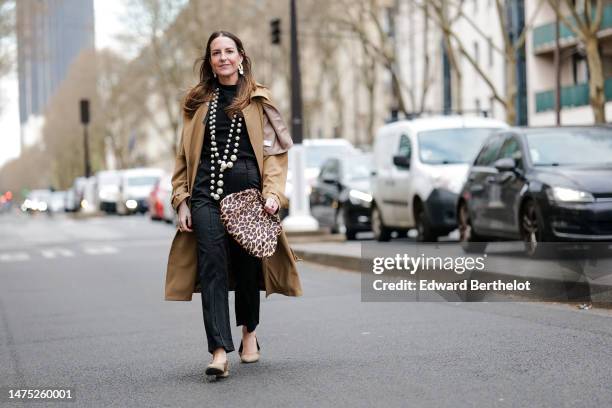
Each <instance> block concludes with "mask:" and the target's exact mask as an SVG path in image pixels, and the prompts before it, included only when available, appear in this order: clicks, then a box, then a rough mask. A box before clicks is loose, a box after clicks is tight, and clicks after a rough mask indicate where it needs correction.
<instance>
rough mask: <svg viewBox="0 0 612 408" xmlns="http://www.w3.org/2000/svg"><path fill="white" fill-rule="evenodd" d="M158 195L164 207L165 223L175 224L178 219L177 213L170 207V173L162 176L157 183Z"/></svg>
mask: <svg viewBox="0 0 612 408" xmlns="http://www.w3.org/2000/svg"><path fill="white" fill-rule="evenodd" d="M159 189H160V192H159V195H160V197H161V202H162V205H163V208H164V215H163V220H164V221H166V222H167V223H172V224H175V223H176V221H177V220H178V214H177V213H176V211H175V210H174V208H173V207H172V175H171V174H167V175H165V176H164V177H162V179H161V181H160V183H159Z"/></svg>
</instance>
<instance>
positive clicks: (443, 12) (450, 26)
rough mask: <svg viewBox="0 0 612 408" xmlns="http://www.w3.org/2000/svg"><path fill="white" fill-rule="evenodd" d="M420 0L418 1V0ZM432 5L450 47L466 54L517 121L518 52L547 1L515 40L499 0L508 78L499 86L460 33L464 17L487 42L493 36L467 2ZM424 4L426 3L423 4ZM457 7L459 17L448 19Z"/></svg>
mask: <svg viewBox="0 0 612 408" xmlns="http://www.w3.org/2000/svg"><path fill="white" fill-rule="evenodd" d="M417 1H418V0H417ZM426 1H427V3H428V4H429V5H430V6H431V8H432V9H433V10H434V11H435V12H434V13H432V20H433V21H434V22H435V23H436V24H437V25H438V27H440V29H441V30H442V31H443V32H444V33H445V35H446V36H448V42H447V47H448V48H449V49H452V48H454V49H456V50H457V51H458V52H459V53H461V55H463V56H464V57H465V58H466V60H467V61H468V62H469V63H470V65H471V66H472V67H473V68H474V70H475V71H476V72H477V73H478V75H479V76H480V77H481V78H482V79H483V81H484V82H485V84H486V85H487V86H488V87H489V89H490V90H491V93H492V95H493V98H494V99H495V100H497V101H498V102H500V103H501V104H502V105H503V106H504V108H505V110H506V121H507V122H508V123H515V122H516V107H515V105H514V101H515V100H516V96H517V92H518V90H517V85H516V84H517V72H516V61H517V54H518V52H519V51H520V50H521V49H522V48H523V47H524V45H525V40H526V38H527V33H528V32H529V30H531V28H532V26H533V20H534V19H535V17H536V16H537V14H538V12H539V10H540V8H541V7H542V5H543V3H544V0H537V1H538V3H537V5H536V8H535V11H534V13H533V15H532V16H531V18H530V19H529V21H528V23H527V24H525V26H524V28H523V30H522V31H521V32H520V33H518V35H517V36H516V37H515V39H513V38H511V36H510V35H509V32H510V25H509V22H508V19H507V14H506V10H505V8H504V3H503V1H502V0H495V6H496V12H497V19H498V21H499V28H500V31H501V37H502V41H503V45H502V48H499V47H497V46H495V45H493V49H494V51H496V52H497V53H499V54H501V55H502V57H503V58H504V62H505V71H506V81H505V87H504V88H503V89H499V88H498V87H497V85H496V83H495V81H494V80H493V79H492V77H491V76H490V75H489V74H488V73H487V72H486V69H485V68H484V67H482V66H481V65H480V64H479V62H478V61H476V59H475V57H474V56H473V55H472V54H470V53H469V52H468V51H467V49H466V46H465V45H464V43H463V40H462V37H461V35H460V33H458V32H457V30H456V27H454V23H455V22H457V21H459V18H461V19H463V20H464V21H466V22H467V23H468V25H469V26H470V27H471V28H472V29H474V30H475V31H476V33H478V35H480V36H482V37H483V38H485V39H486V40H487V41H488V40H489V37H488V36H487V35H486V33H484V32H483V30H482V29H481V28H480V27H478V25H477V24H476V23H475V22H474V21H473V20H472V18H471V17H470V16H469V15H468V14H467V13H465V11H464V10H463V1H461V0H460V1H459V2H452V1H450V0H426ZM420 4H421V6H422V7H424V3H420ZM451 7H452V8H454V12H455V13H456V16H457V18H453V19H452V20H448V19H447V18H446V17H445V16H447V13H448V12H449V11H448V9H449V8H451Z"/></svg>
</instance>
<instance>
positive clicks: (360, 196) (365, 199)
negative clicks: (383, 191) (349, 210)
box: [349, 190, 372, 207]
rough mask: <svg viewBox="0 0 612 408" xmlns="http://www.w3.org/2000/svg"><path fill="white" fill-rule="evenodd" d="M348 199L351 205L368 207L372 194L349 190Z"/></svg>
mask: <svg viewBox="0 0 612 408" xmlns="http://www.w3.org/2000/svg"><path fill="white" fill-rule="evenodd" d="M349 201H350V202H351V204H353V205H361V206H363V207H369V206H370V205H371V204H372V195H371V194H368V193H364V192H363V191H359V190H351V191H349Z"/></svg>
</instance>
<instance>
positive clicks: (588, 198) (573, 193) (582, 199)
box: [546, 187, 595, 203]
mask: <svg viewBox="0 0 612 408" xmlns="http://www.w3.org/2000/svg"><path fill="white" fill-rule="evenodd" d="M546 193H547V194H548V198H550V199H551V200H553V201H559V202H562V203H592V202H593V201H595V197H593V194H591V193H587V192H586V191H580V190H574V189H571V188H565V187H552V188H549V189H548V190H546Z"/></svg>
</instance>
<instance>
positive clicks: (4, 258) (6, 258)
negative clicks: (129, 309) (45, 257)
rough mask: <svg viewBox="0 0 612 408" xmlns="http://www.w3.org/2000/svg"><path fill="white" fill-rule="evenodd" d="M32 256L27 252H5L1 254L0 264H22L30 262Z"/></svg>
mask: <svg viewBox="0 0 612 408" xmlns="http://www.w3.org/2000/svg"><path fill="white" fill-rule="evenodd" d="M29 259H30V255H28V254H27V253H26V252H4V253H0V262H20V261H28V260H29Z"/></svg>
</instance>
